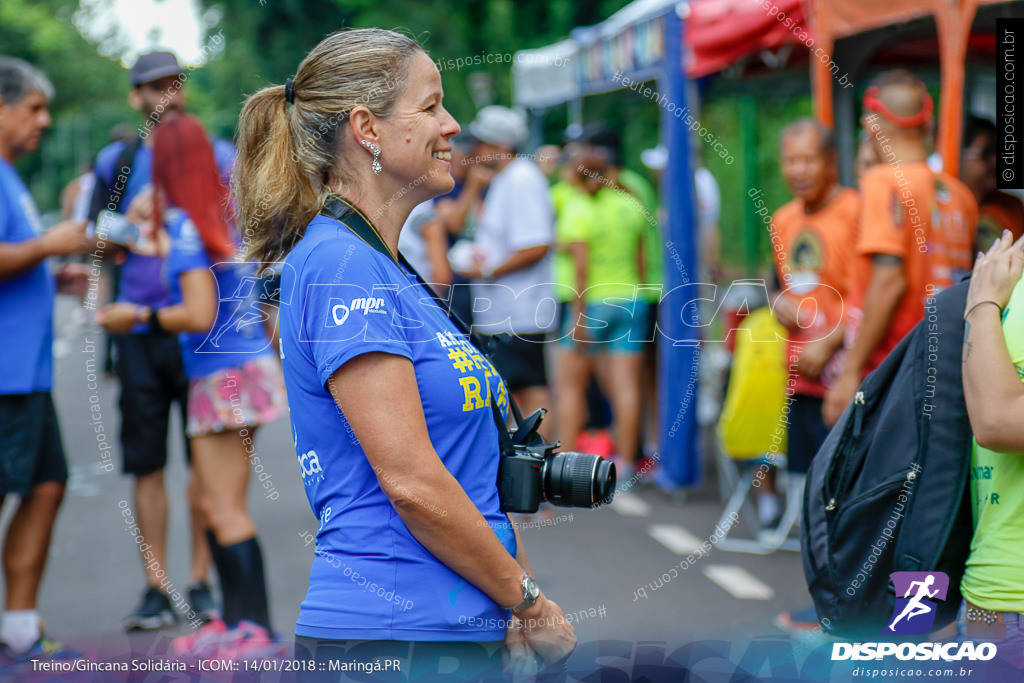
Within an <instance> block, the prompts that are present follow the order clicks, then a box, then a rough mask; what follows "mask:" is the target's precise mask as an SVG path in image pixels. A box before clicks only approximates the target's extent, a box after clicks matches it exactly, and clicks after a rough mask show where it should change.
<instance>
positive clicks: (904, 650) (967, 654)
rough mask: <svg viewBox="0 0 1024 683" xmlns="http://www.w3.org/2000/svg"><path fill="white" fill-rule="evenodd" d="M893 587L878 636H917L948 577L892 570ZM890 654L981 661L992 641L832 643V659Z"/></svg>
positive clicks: (990, 652)
mask: <svg viewBox="0 0 1024 683" xmlns="http://www.w3.org/2000/svg"><path fill="white" fill-rule="evenodd" d="M889 578H890V579H891V580H892V583H893V586H894V587H895V589H896V604H895V605H894V606H893V609H892V615H891V616H890V617H889V623H888V625H887V626H886V627H885V628H884V629H883V630H882V632H881V633H882V635H886V636H894V635H920V634H922V633H927V632H928V631H929V630H931V628H932V626H933V625H934V624H935V613H936V610H937V608H938V603H937V602H936V601H938V600H945V599H946V592H947V591H948V590H949V577H948V576H947V575H946V574H945V573H943V572H893V573H892V574H890V575H889ZM890 655H894V656H895V657H896V658H897V659H900V660H909V659H915V660H919V661H924V660H938V659H942V660H943V661H947V662H948V661H956V660H961V659H966V660H970V661H978V660H981V661H985V660H989V659H992V658H993V657H995V656H996V646H995V644H994V643H973V642H971V641H966V642H962V643H961V642H946V643H833V644H832V660H833V661H836V660H844V659H854V660H866V659H882V658H883V657H887V656H890Z"/></svg>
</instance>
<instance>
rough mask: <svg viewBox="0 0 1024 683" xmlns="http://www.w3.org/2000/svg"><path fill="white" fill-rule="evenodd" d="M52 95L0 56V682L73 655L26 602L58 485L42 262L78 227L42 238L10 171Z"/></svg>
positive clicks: (40, 79) (80, 246)
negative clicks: (12, 504)
mask: <svg viewBox="0 0 1024 683" xmlns="http://www.w3.org/2000/svg"><path fill="white" fill-rule="evenodd" d="M52 97H53V86H52V85H50V81H49V80H48V79H47V78H46V76H44V75H43V74H42V73H40V72H39V71H37V70H36V69H34V68H33V67H31V66H30V65H28V64H26V63H25V62H23V61H21V60H20V59H11V58H9V57H0V311H3V324H0V348H2V349H3V353H0V508H2V507H3V502H4V498H5V497H6V496H7V494H14V495H16V496H18V497H19V498H20V500H19V502H18V508H17V511H16V512H15V513H14V516H13V517H12V518H11V521H10V525H9V526H8V527H7V533H6V535H5V537H4V543H3V572H4V593H5V596H4V598H5V602H4V612H3V617H2V619H0V677H4V676H6V675H13V674H15V673H19V672H24V670H25V667H26V666H28V665H30V663H31V662H32V661H33V660H39V659H73V658H77V657H78V656H79V655H78V653H76V652H73V651H71V650H68V649H66V648H64V647H63V646H61V645H60V644H59V643H57V642H56V641H54V640H52V639H50V638H48V637H47V636H46V635H45V634H44V633H43V632H42V626H41V623H40V619H39V613H38V612H37V611H36V600H37V596H38V593H39V584H40V583H41V581H42V578H43V570H44V568H45V567H46V558H47V556H48V554H49V548H50V536H51V534H52V532H53V524H54V521H55V520H56V519H57V510H58V509H59V508H60V504H61V500H62V499H63V497H64V487H65V483H66V481H67V478H68V468H67V462H66V460H65V457H64V447H63V445H62V443H61V436H60V428H59V426H58V424H57V414H56V411H55V410H54V406H53V398H52V395H51V391H52V388H53V353H52V347H53V303H54V293H55V283H54V277H53V275H52V274H51V273H50V269H49V267H48V264H47V259H48V258H49V257H51V256H64V255H69V254H75V253H80V252H84V251H85V250H86V248H87V246H88V242H87V240H86V237H85V225H84V224H82V223H78V222H72V221H66V222H64V223H61V224H59V225H57V226H56V227H53V228H51V229H50V230H48V231H47V232H45V233H44V232H42V225H41V224H40V221H39V212H38V211H37V210H36V205H35V202H33V201H32V195H30V194H29V192H28V188H26V187H25V184H24V183H23V182H22V180H21V178H19V177H18V173H17V171H15V169H14V166H13V165H12V164H13V162H14V160H15V159H17V158H18V157H21V156H24V155H25V154H28V153H30V152H32V151H33V150H35V149H36V147H37V146H38V145H39V138H40V136H41V135H42V133H43V130H44V129H46V128H48V127H49V125H50V113H49V110H48V104H49V100H50V99H51V98H52Z"/></svg>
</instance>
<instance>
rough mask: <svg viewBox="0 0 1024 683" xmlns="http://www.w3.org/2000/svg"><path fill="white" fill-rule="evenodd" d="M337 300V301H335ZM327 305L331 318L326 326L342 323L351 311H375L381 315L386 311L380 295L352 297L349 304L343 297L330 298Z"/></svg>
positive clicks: (365, 313) (336, 325)
mask: <svg viewBox="0 0 1024 683" xmlns="http://www.w3.org/2000/svg"><path fill="white" fill-rule="evenodd" d="M335 302H337V303H335ZM328 306H330V309H331V320H333V321H334V322H333V324H332V323H331V320H328V321H327V325H326V326H327V327H338V326H340V325H343V324H344V323H345V321H346V320H348V317H349V315H350V314H352V313H357V312H359V311H362V312H363V315H364V316H365V315H369V314H370V313H377V314H380V315H383V314H385V313H387V310H386V309H385V308H384V299H382V298H380V297H374V296H367V297H359V298H358V299H353V300H352V303H351V304H347V303H345V301H344V300H343V299H331V300H330V301H329V302H328Z"/></svg>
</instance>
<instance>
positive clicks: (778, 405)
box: [718, 307, 788, 460]
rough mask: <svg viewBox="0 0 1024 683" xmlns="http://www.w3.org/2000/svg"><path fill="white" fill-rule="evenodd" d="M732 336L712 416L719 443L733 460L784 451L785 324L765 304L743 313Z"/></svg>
mask: <svg viewBox="0 0 1024 683" xmlns="http://www.w3.org/2000/svg"><path fill="white" fill-rule="evenodd" d="M735 334H736V351H735V353H734V354H733V359H732V372H731V373H730V376H729V386H728V388H727V389H726V392H725V401H724V403H723V405H722V413H721V415H720V416H719V418H718V437H719V439H720V441H721V443H722V447H723V448H724V449H725V451H726V452H727V453H728V454H729V455H730V456H732V457H733V458H735V459H737V460H750V459H753V458H758V457H761V456H763V455H765V454H767V453H768V452H769V451H770V452H771V453H773V454H774V453H785V452H786V423H785V422H784V421H783V419H782V408H783V406H784V405H785V403H786V379H787V376H788V367H787V365H786V347H787V342H786V328H784V327H783V326H782V325H780V324H779V322H778V321H777V320H776V319H775V317H774V316H773V315H772V312H771V310H770V309H768V308H767V307H765V308H759V309H757V310H756V311H754V312H753V313H751V314H750V315H748V316H747V317H746V318H745V319H744V321H743V324H742V325H741V326H740V327H739V329H737V330H736V332H735ZM773 445H774V448H773Z"/></svg>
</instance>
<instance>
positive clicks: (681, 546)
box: [647, 524, 702, 555]
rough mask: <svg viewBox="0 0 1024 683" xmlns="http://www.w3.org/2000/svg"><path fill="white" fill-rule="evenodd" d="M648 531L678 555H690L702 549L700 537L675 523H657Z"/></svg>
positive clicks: (652, 536)
mask: <svg viewBox="0 0 1024 683" xmlns="http://www.w3.org/2000/svg"><path fill="white" fill-rule="evenodd" d="M647 533H648V534H650V535H651V538H653V539H654V540H655V541H657V542H658V543H660V544H662V545H663V546H665V547H666V548H668V549H669V550H671V551H672V552H674V553H675V554H676V555H689V554H691V553H695V552H697V551H698V550H702V548H701V543H702V542H701V540H700V539H699V538H697V537H696V536H694V535H693V534H691V533H690V532H689V531H687V530H686V529H684V528H683V527H681V526H677V525H675V524H655V525H654V526H652V527H650V528H649V529H648V530H647Z"/></svg>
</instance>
